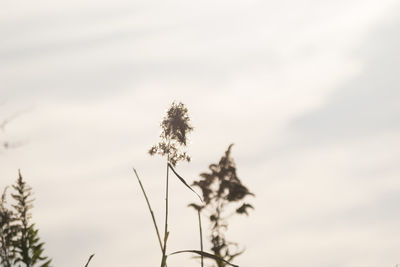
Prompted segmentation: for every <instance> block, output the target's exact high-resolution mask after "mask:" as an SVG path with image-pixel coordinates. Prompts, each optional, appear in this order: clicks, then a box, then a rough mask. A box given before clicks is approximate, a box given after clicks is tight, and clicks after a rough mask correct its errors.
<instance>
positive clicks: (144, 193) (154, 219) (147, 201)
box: [133, 168, 164, 253]
mask: <svg viewBox="0 0 400 267" xmlns="http://www.w3.org/2000/svg"><path fill="white" fill-rule="evenodd" d="M133 171H134V172H135V175H136V178H137V180H138V182H139V185H140V188H141V189H142V192H143V195H144V198H145V199H146V203H147V207H148V208H149V211H150V214H151V218H152V219H153V224H154V228H155V229H156V233H157V238H158V243H159V244H160V248H161V252H162V253H163V252H164V250H163V245H162V242H161V237H160V232H159V231H158V227H157V222H156V218H155V217H154V212H153V210H152V209H151V205H150V201H149V199H148V198H147V194H146V191H145V190H144V187H143V185H142V181H140V178H139V175H138V174H137V172H136V170H135V168H133Z"/></svg>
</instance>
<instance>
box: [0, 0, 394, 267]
mask: <svg viewBox="0 0 400 267" xmlns="http://www.w3.org/2000/svg"><path fill="white" fill-rule="evenodd" d="M399 29H400V3H399V2H398V1H396V0H380V1H377V0H363V1H358V0H346V1H342V0H335V1H328V0H323V1H315V0H297V1H295V0H283V1H255V0H247V1H225V0H221V1H209V0H204V1H192V0H189V1H178V0H176V1H172V0H167V1H154V0H147V1H136V0H131V1H124V0H115V1H105V0H100V1H90V0H80V1H76V0H70V1H65V0H59V1H43V0H38V1H24V0H17V1H15V0H14V1H10V0H4V1H2V2H1V8H0V36H1V37H0V38H1V39H0V40H1V42H0V120H1V119H7V118H9V117H13V120H12V121H11V122H10V123H9V124H8V125H7V126H6V128H5V129H4V131H2V132H0V140H7V141H9V142H11V143H12V144H15V147H14V148H12V149H8V150H2V151H0V177H1V178H0V179H1V180H0V181H1V183H0V187H1V189H3V188H4V187H5V186H6V185H10V184H12V183H13V182H14V181H15V180H16V179H17V172H18V169H21V172H22V174H23V176H24V178H25V179H26V180H27V182H28V183H29V184H30V185H31V186H32V187H33V190H34V192H35V203H34V204H35V207H34V210H33V221H34V222H35V223H36V225H37V226H38V227H39V229H40V237H41V239H42V240H43V241H44V242H45V243H46V244H45V252H46V254H47V255H49V256H50V257H51V258H52V259H53V265H54V266H55V267H71V266H83V265H84V264H85V262H86V260H87V258H88V256H89V255H90V254H92V253H95V254H96V255H95V257H94V258H93V260H92V262H91V266H93V267H109V266H118V267H125V266H157V264H159V263H160V259H161V255H160V252H159V247H158V242H157V238H156V236H155V233H154V229H153V226H152V221H151V217H150V215H149V213H148V210H147V208H146V204H145V201H144V198H143V196H142V194H141V191H140V188H139V186H138V184H137V181H136V180H135V177H134V176H133V172H132V167H135V168H136V169H137V170H138V172H139V175H140V176H141V178H142V180H143V184H144V186H145V187H146V189H147V191H148V194H149V197H150V201H151V203H152V205H153V207H154V211H155V213H156V217H157V220H158V222H159V224H160V225H161V222H162V221H163V216H164V210H163V207H164V185H165V184H164V183H165V182H164V179H165V178H164V176H165V159H163V158H161V157H150V156H149V155H148V154H147V151H148V149H149V148H150V147H151V146H152V145H153V144H155V143H156V142H157V141H158V136H159V134H160V127H159V123H160V122H161V120H162V117H163V116H164V114H165V111H166V110H167V109H168V107H169V106H170V104H171V103H172V102H173V101H181V102H183V103H184V104H185V105H186V106H187V107H188V110H189V115H190V117H191V121H192V125H193V126H194V128H195V129H194V131H193V133H192V134H191V136H190V144H189V147H188V152H189V154H190V155H191V157H192V162H191V163H181V164H179V165H178V167H177V169H178V171H179V173H180V174H182V175H183V176H184V177H185V178H186V179H187V180H188V182H192V181H194V180H195V179H197V178H198V174H199V173H201V172H204V171H206V170H207V168H208V165H209V164H210V163H214V162H217V161H218V160H219V159H220V157H221V156H222V155H223V153H224V151H225V150H226V149H227V147H228V146H229V144H231V143H234V144H235V145H234V147H233V150H232V156H233V157H234V159H235V162H236V164H237V171H238V175H239V177H240V178H241V179H242V182H243V183H244V184H245V185H247V187H248V188H249V189H250V190H251V191H253V192H254V193H255V195H256V196H255V197H254V198H250V199H249V202H251V203H252V204H253V205H254V206H255V210H254V211H253V212H252V213H251V214H250V216H249V217H243V218H234V219H232V221H231V223H230V225H229V230H228V233H227V237H228V239H231V240H234V241H237V242H239V243H240V244H241V245H242V246H243V247H245V248H246V252H245V253H244V254H243V255H241V256H240V257H238V258H237V259H236V260H235V263H236V264H238V265H240V266H270V267H289V266H298V267H339V266H340V267H360V266H363V267H383V266H391V267H394V266H395V265H396V264H400V256H399V255H400V251H399V250H400V228H399V225H400V206H399V205H398V203H399V201H400V178H399V177H400V164H399V158H400V105H399V104H398V103H399V101H400V90H399V85H400V75H399V74H398V69H399V65H400V53H399V47H400V32H399V31H400V30H399ZM14 115H15V116H14ZM170 189H171V191H170V222H169V225H170V232H171V233H170V238H169V245H168V247H169V252H172V251H176V250H182V249H198V247H199V241H198V232H197V217H196V214H195V213H194V211H193V210H190V209H188V208H187V207H186V206H187V204H188V203H190V202H193V201H196V196H194V195H193V194H192V193H191V192H190V191H188V190H187V189H186V188H184V186H182V184H181V183H180V182H179V181H178V180H174V179H173V180H172V181H171V188H170ZM205 229H206V230H207V229H208V228H207V227H206V228H205ZM205 232H206V231H205ZM205 247H206V249H208V250H209V248H210V247H209V245H208V244H206V246H205ZM168 263H169V266H195V265H197V266H198V265H199V262H198V261H197V260H195V259H192V258H191V256H190V255H183V254H181V255H175V256H171V257H170V258H168Z"/></svg>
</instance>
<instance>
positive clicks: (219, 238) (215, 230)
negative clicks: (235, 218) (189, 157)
mask: <svg viewBox="0 0 400 267" xmlns="http://www.w3.org/2000/svg"><path fill="white" fill-rule="evenodd" d="M232 146H233V144H231V145H230V146H229V147H228V149H227V150H226V152H225V155H224V156H223V157H222V158H221V159H220V161H219V162H218V164H211V165H210V166H209V169H210V171H209V172H205V173H201V174H200V179H199V180H197V181H195V182H194V183H193V186H196V187H198V188H200V189H201V191H202V194H203V200H204V204H203V205H197V204H194V203H192V204H190V205H189V206H190V207H192V208H194V209H195V210H197V212H198V214H199V226H200V231H201V230H202V228H201V220H200V213H203V214H206V215H207V216H208V218H209V221H210V223H211V233H210V236H209V239H210V242H211V250H212V251H213V252H214V255H215V256H217V258H214V261H215V263H216V264H217V266H218V267H224V266H226V265H227V263H226V261H232V260H233V259H234V258H235V257H237V256H239V255H240V254H242V253H243V252H244V250H239V248H238V245H237V244H236V243H234V242H230V241H228V240H227V239H226V237H225V232H226V230H227V228H228V219H229V218H230V217H231V216H232V215H235V214H237V215H243V214H246V215H248V209H253V206H252V205H251V204H248V203H246V202H244V199H245V198H246V197H247V196H254V194H253V193H251V192H250V191H249V190H248V189H247V187H246V186H244V185H243V184H242V182H241V180H240V179H239V177H238V176H237V173H236V165H235V162H234V161H233V158H232V157H231V149H232ZM200 238H201V239H202V237H201V233H200ZM201 243H202V242H201ZM201 246H203V244H201ZM221 259H224V260H225V261H223V260H221ZM202 264H203V263H202Z"/></svg>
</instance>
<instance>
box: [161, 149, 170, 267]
mask: <svg viewBox="0 0 400 267" xmlns="http://www.w3.org/2000/svg"><path fill="white" fill-rule="evenodd" d="M168 184H169V154H168V156H167V179H166V186H165V225H164V245H163V254H162V258H161V267H164V266H165V264H166V257H165V255H166V252H167V239H168V234H169V233H168Z"/></svg>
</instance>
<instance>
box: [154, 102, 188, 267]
mask: <svg viewBox="0 0 400 267" xmlns="http://www.w3.org/2000/svg"><path fill="white" fill-rule="evenodd" d="M187 113H188V110H187V108H186V107H185V105H183V104H182V103H178V104H177V103H175V102H173V103H172V105H171V107H170V108H169V109H168V111H167V115H166V116H165V117H164V119H163V120H162V122H161V128H162V132H161V135H160V137H161V141H160V142H159V143H157V144H156V145H154V146H152V147H151V148H150V150H149V154H150V155H154V154H159V155H161V156H167V177H166V187H165V225H164V245H163V246H162V258H161V267H165V266H166V260H167V256H166V255H167V254H166V253H167V241H168V235H169V232H168V198H169V196H168V193H169V189H168V186H169V168H170V166H172V167H175V166H176V164H177V163H178V162H179V161H190V157H189V155H187V154H186V152H183V151H182V149H183V148H184V147H186V145H187V137H186V135H187V134H188V133H189V132H191V131H192V130H193V127H192V126H191V125H190V123H189V122H190V118H189V116H188V114H187ZM172 167H171V168H172ZM186 185H187V184H186Z"/></svg>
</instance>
